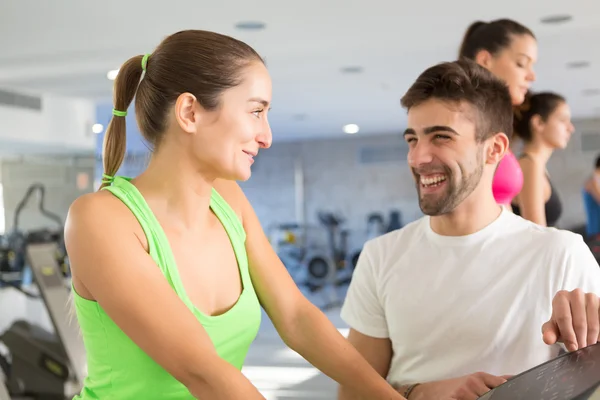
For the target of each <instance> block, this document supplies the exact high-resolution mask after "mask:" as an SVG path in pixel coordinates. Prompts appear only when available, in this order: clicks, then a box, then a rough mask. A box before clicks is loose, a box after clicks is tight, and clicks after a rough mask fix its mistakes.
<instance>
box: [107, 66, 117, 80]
mask: <svg viewBox="0 0 600 400" xmlns="http://www.w3.org/2000/svg"><path fill="white" fill-rule="evenodd" d="M118 74H119V70H118V69H113V70H111V71H108V73H107V74H106V77H107V78H108V79H110V80H111V81H114V80H115V79H117V75H118Z"/></svg>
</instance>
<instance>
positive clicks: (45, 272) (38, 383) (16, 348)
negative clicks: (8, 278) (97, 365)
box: [0, 241, 87, 400]
mask: <svg viewBox="0 0 600 400" xmlns="http://www.w3.org/2000/svg"><path fill="white" fill-rule="evenodd" d="M57 247H58V243H56V242H53V241H51V242H41V243H30V244H26V246H25V249H26V251H25V255H26V259H27V261H28V265H29V266H30V268H31V271H32V273H33V278H34V281H35V283H36V284H37V288H38V290H39V294H40V297H41V299H42V300H43V302H44V304H45V306H46V308H47V310H48V314H49V316H50V320H51V322H52V326H53V327H54V332H48V331H46V330H45V329H43V328H41V327H39V326H37V325H34V324H31V323H29V322H27V321H24V320H19V321H16V322H14V323H13V324H12V326H11V327H10V328H9V329H8V330H7V331H5V332H4V333H3V334H2V335H1V336H0V342H3V343H4V345H5V346H6V347H7V348H8V351H9V358H8V359H4V360H3V362H2V363H0V364H2V366H3V372H4V375H5V376H6V386H7V388H8V392H9V393H10V394H11V395H12V396H14V397H27V398H33V399H40V400H41V399H44V400H64V399H66V398H72V396H73V395H74V394H76V393H77V392H78V391H79V390H80V389H81V387H82V386H83V380H84V377H85V375H86V371H87V370H86V359H85V348H84V344H83V340H82V338H81V336H80V334H79V329H78V327H77V326H76V323H74V321H73V319H74V318H69V316H68V308H69V305H70V299H69V297H70V296H69V290H68V288H67V287H65V278H64V275H63V273H62V270H61V268H60V266H59V264H58V262H57V259H56V253H57V251H58V249H57Z"/></svg>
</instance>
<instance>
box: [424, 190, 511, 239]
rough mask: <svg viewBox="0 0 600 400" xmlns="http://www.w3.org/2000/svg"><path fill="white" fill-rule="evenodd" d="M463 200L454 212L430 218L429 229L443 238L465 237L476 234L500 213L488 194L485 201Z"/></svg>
mask: <svg viewBox="0 0 600 400" xmlns="http://www.w3.org/2000/svg"><path fill="white" fill-rule="evenodd" d="M473 200H475V199H472V200H470V201H469V200H465V201H463V203H462V204H461V205H460V206H458V207H457V208H456V209H455V210H454V211H452V212H451V213H448V214H444V215H438V216H435V217H431V229H432V230H433V231H434V232H435V233H437V234H438V235H443V236H466V235H470V234H473V233H475V232H478V231H480V230H482V229H483V228H485V227H486V226H488V225H489V224H491V223H492V222H494V221H495V220H496V219H497V218H498V217H499V216H500V214H501V213H502V206H500V205H498V204H497V203H496V201H495V200H494V197H493V195H492V194H491V193H490V195H489V198H488V199H486V200H485V201H481V200H479V201H478V202H475V201H473Z"/></svg>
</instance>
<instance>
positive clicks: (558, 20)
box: [540, 14, 573, 24]
mask: <svg viewBox="0 0 600 400" xmlns="http://www.w3.org/2000/svg"><path fill="white" fill-rule="evenodd" d="M572 19H573V17H572V16H571V15H568V14H558V15H548V16H547V17H544V18H542V19H541V20H540V22H541V23H542V24H563V23H565V22H569V21H571V20H572Z"/></svg>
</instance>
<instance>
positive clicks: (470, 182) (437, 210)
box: [413, 149, 483, 216]
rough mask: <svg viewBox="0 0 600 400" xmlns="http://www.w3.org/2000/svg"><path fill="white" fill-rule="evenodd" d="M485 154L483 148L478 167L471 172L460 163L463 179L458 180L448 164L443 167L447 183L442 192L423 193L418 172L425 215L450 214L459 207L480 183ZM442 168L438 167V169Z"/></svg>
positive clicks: (480, 152) (418, 190)
mask: <svg viewBox="0 0 600 400" xmlns="http://www.w3.org/2000/svg"><path fill="white" fill-rule="evenodd" d="M482 156H483V149H480V151H479V152H478V154H477V161H476V162H477V167H476V169H475V170H474V171H472V172H471V173H470V174H467V173H465V171H464V168H463V166H462V165H459V167H460V169H461V172H462V173H461V176H462V179H461V180H460V181H458V182H457V181H456V179H455V177H454V174H453V173H452V171H451V170H450V168H448V167H447V166H446V165H444V166H443V167H442V169H443V173H444V174H445V176H446V185H445V188H444V189H443V191H442V192H439V193H431V194H424V195H422V194H421V181H420V177H419V176H418V174H415V176H416V177H417V193H418V195H419V207H420V208H421V211H422V212H423V214H425V215H430V216H438V215H444V214H448V213H450V212H452V211H454V209H456V207H458V206H459V205H460V204H461V203H462V202H463V200H464V199H466V198H467V197H468V196H469V195H470V194H471V193H473V191H474V190H475V188H476V187H477V185H479V182H480V181H481V176H482V175H483V165H482V163H481V159H482ZM439 170H440V168H438V171H439ZM413 173H414V172H413Z"/></svg>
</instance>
